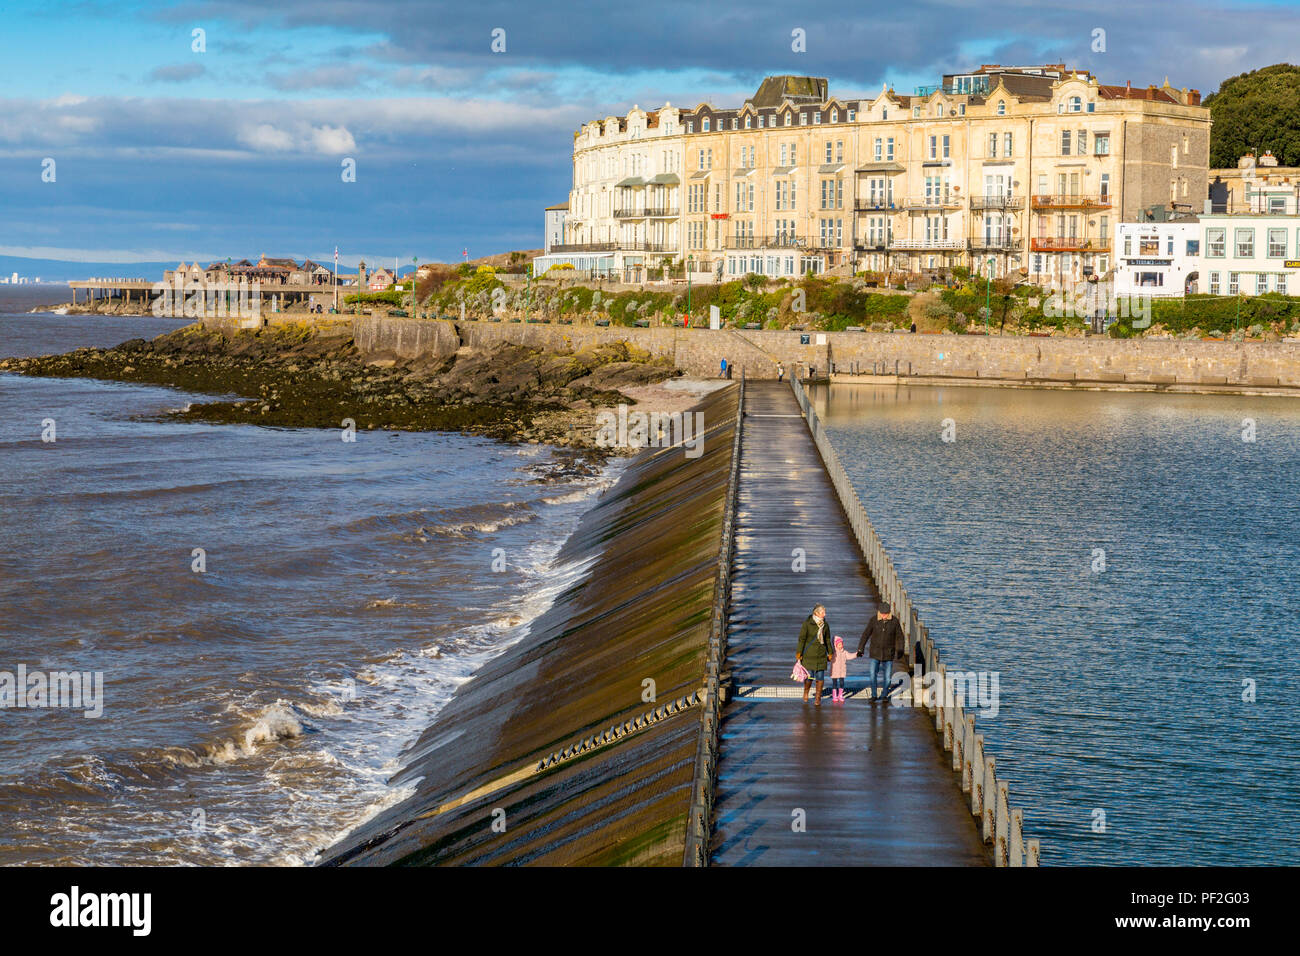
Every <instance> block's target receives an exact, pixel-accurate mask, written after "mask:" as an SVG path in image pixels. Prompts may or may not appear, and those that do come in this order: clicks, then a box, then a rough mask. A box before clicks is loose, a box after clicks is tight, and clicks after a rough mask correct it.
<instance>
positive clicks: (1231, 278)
mask: <svg viewBox="0 0 1300 956" xmlns="http://www.w3.org/2000/svg"><path fill="white" fill-rule="evenodd" d="M1240 278H1241V277H1240V276H1239V275H1238V274H1237V273H1235V272H1229V273H1228V295H1236V294H1237V293H1238V292H1239V291H1241V282H1240Z"/></svg>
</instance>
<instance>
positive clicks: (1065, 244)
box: [1029, 236, 1110, 252]
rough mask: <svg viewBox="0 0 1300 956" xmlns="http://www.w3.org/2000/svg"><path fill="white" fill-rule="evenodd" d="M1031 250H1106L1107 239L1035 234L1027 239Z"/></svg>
mask: <svg viewBox="0 0 1300 956" xmlns="http://www.w3.org/2000/svg"><path fill="white" fill-rule="evenodd" d="M1029 249H1030V251H1031V252H1107V251H1109V250H1110V240H1109V239H1092V238H1088V237H1085V236H1036V237H1035V238H1033V239H1030V240H1029Z"/></svg>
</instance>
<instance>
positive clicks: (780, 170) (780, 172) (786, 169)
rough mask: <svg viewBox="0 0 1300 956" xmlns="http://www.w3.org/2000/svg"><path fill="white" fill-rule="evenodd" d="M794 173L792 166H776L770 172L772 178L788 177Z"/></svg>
mask: <svg viewBox="0 0 1300 956" xmlns="http://www.w3.org/2000/svg"><path fill="white" fill-rule="evenodd" d="M793 172H794V167H793V166H778V167H776V168H775V169H773V170H772V175H773V176H789V175H790V174H791V173H793Z"/></svg>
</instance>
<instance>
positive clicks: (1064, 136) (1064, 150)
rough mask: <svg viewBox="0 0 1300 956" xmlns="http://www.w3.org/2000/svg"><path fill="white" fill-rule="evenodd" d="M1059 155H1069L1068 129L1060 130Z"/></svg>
mask: <svg viewBox="0 0 1300 956" xmlns="http://www.w3.org/2000/svg"><path fill="white" fill-rule="evenodd" d="M1061 155H1062V156H1069V155H1070V131H1069V130H1068V129H1063V130H1061Z"/></svg>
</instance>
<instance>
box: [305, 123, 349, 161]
mask: <svg viewBox="0 0 1300 956" xmlns="http://www.w3.org/2000/svg"><path fill="white" fill-rule="evenodd" d="M310 140H311V145H312V148H313V149H315V150H316V152H318V153H324V154H325V155H331V154H332V155H338V154H341V153H350V152H352V151H354V150H355V149H356V148H357V141H356V140H355V139H353V138H352V134H351V133H349V132H348V131H347V128H346V127H344V126H313V127H312V129H311V135H310Z"/></svg>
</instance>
